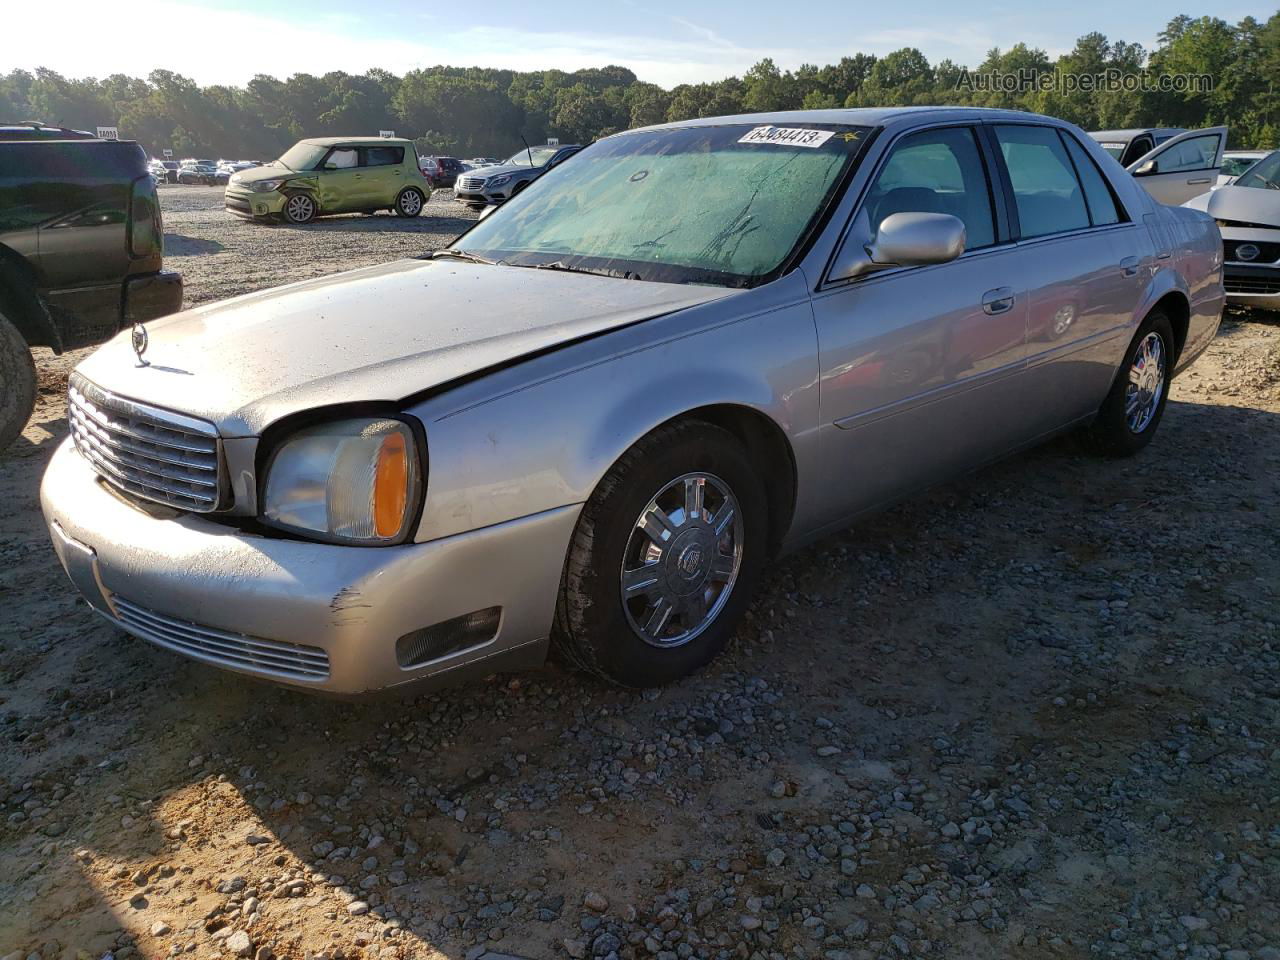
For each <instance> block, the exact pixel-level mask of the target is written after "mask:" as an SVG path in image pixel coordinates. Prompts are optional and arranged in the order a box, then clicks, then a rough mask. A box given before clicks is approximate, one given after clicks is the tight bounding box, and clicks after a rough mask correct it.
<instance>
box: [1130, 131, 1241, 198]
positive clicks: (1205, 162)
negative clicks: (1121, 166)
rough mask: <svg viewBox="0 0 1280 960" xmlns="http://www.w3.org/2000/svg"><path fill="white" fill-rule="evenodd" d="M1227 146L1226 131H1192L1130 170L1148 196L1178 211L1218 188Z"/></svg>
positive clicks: (1172, 140) (1149, 153)
mask: <svg viewBox="0 0 1280 960" xmlns="http://www.w3.org/2000/svg"><path fill="white" fill-rule="evenodd" d="M1226 146H1227V128H1226V127H1205V128H1204V129H1203V130H1188V131H1187V132H1186V133H1180V134H1178V135H1177V136H1176V137H1173V138H1172V139H1170V140H1166V141H1165V142H1164V143H1162V144H1160V145H1159V146H1158V147H1156V148H1155V149H1153V150H1149V151H1147V152H1146V153H1144V154H1143V155H1142V156H1141V157H1139V158H1138V159H1137V160H1135V161H1133V163H1131V164H1129V166H1128V167H1126V169H1127V170H1128V171H1129V172H1130V173H1131V174H1133V175H1134V177H1136V178H1137V180H1138V182H1139V183H1140V184H1142V185H1143V187H1145V188H1146V191H1147V193H1149V194H1151V196H1153V197H1155V198H1156V199H1157V200H1158V201H1160V202H1161V203H1163V204H1167V205H1168V206H1174V207H1176V206H1179V205H1180V204H1183V203H1186V202H1187V201H1188V200H1190V199H1191V198H1193V197H1198V196H1200V194H1202V193H1204V192H1206V191H1207V190H1209V189H1210V188H1211V187H1212V186H1213V185H1214V183H1215V182H1216V181H1217V179H1218V171H1219V170H1220V169H1221V168H1222V151H1223V150H1225V149H1226Z"/></svg>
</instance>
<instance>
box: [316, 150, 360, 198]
mask: <svg viewBox="0 0 1280 960" xmlns="http://www.w3.org/2000/svg"><path fill="white" fill-rule="evenodd" d="M316 180H317V182H318V183H319V191H318V193H319V197H320V209H321V210H322V211H323V212H324V213H342V212H343V211H348V210H360V209H363V207H364V200H363V196H364V171H363V170H361V168H360V148H359V147H356V146H353V145H347V144H343V145H341V146H336V147H333V148H331V149H330V150H329V153H328V155H326V156H325V158H324V161H323V162H322V163H321V164H320V169H319V170H318V171H316Z"/></svg>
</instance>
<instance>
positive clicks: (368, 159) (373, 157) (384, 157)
mask: <svg viewBox="0 0 1280 960" xmlns="http://www.w3.org/2000/svg"><path fill="white" fill-rule="evenodd" d="M403 162H404V147H366V148H365V151H364V165H365V166H366V167H398V166H400V164H402V163H403Z"/></svg>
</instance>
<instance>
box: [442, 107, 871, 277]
mask: <svg viewBox="0 0 1280 960" xmlns="http://www.w3.org/2000/svg"><path fill="white" fill-rule="evenodd" d="M866 133H867V128H865V127H847V126H836V125H821V124H819V125H814V124H810V125H808V126H806V127H805V128H803V129H800V128H778V127H759V126H756V125H752V124H728V125H725V126H718V127H710V128H708V127H696V128H688V129H674V130H672V129H668V130H661V131H656V132H643V133H635V134H629V135H624V136H619V137H613V138H610V139H608V140H603V141H601V142H599V143H596V144H595V145H594V146H591V147H589V148H588V149H586V150H584V151H582V153H580V154H578V155H577V156H576V157H573V158H571V159H570V160H569V161H568V163H567V164H566V165H565V166H562V167H560V168H557V169H553V170H552V171H551V172H550V173H549V174H548V175H547V176H546V177H545V178H543V180H542V181H541V182H539V183H537V184H535V185H534V187H533V188H531V189H530V190H528V191H527V192H526V193H524V194H522V195H520V196H517V197H514V198H513V199H512V200H510V201H509V202H508V204H507V205H506V207H505V208H504V209H502V210H501V211H499V212H498V214H497V215H496V216H493V217H491V218H488V219H486V220H484V221H482V222H481V223H479V224H478V225H477V226H476V227H475V228H474V229H472V230H471V232H470V233H468V234H467V235H466V236H465V238H464V239H463V241H462V242H461V243H459V244H458V245H457V249H459V250H462V251H465V252H466V253H469V254H472V255H475V256H477V257H484V258H487V259H489V260H495V261H497V260H500V261H502V262H504V263H507V264H511V265H513V266H529V267H542V268H546V269H562V270H575V271H581V272H585V273H600V274H604V275H607V276H621V277H629V278H632V279H639V280H657V281H665V282H673V283H707V284H719V285H724V286H752V285H754V284H756V283H760V282H763V281H764V280H767V279H769V278H770V277H771V276H773V275H774V274H775V273H776V272H777V271H778V270H779V269H780V268H781V267H782V266H783V264H784V263H785V262H786V261H787V259H788V257H789V256H790V255H791V253H792V251H794V250H795V249H796V248H797V247H798V246H799V245H800V244H801V243H802V242H803V241H804V239H805V237H806V236H807V235H808V233H809V231H810V230H811V229H812V227H813V226H814V225H815V224H816V223H817V222H818V220H819V218H820V216H821V214H822V212H823V211H824V210H825V208H826V206H827V204H828V203H829V202H830V200H831V198H832V197H833V196H834V195H835V193H836V190H835V188H836V186H837V185H838V184H839V183H840V181H841V179H842V177H843V176H844V174H845V173H846V171H848V170H849V169H850V168H851V167H852V165H853V164H854V162H855V161H856V159H857V157H858V155H859V154H860V153H861V150H862V145H863V144H864V143H865V140H866ZM566 167H569V168H571V173H565V169H566Z"/></svg>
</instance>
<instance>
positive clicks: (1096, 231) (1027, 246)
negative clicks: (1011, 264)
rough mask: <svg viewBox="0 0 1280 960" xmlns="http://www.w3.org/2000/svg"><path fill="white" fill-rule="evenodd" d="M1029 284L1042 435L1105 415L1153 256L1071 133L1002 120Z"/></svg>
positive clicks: (1035, 397)
mask: <svg viewBox="0 0 1280 960" xmlns="http://www.w3.org/2000/svg"><path fill="white" fill-rule="evenodd" d="M990 129H991V132H992V136H993V137H994V140H995V143H996V145H997V147H998V154H999V163H1000V165H1001V167H1002V173H1003V178H1002V179H1003V180H1004V183H1005V188H1006V189H1007V190H1008V191H1009V200H1008V208H1009V220H1010V225H1011V226H1010V229H1011V232H1012V233H1013V234H1014V236H1016V237H1017V245H1018V248H1019V249H1020V250H1021V251H1023V253H1024V254H1025V256H1024V257H1023V258H1022V260H1021V275H1022V278H1023V282H1024V283H1025V284H1026V286H1027V342H1028V349H1027V355H1028V362H1027V366H1028V376H1027V390H1028V402H1027V412H1028V415H1029V417H1030V418H1031V424H1030V427H1031V431H1032V433H1033V434H1035V435H1039V434H1044V433H1049V432H1051V431H1054V430H1057V429H1059V428H1061V427H1064V426H1066V425H1067V424H1069V423H1072V422H1073V421H1075V420H1078V419H1080V418H1081V417H1084V416H1086V415H1088V414H1090V413H1092V412H1094V411H1096V410H1097V409H1098V407H1099V406H1100V405H1101V403H1102V401H1103V398H1104V397H1105V396H1106V393H1107V390H1108V389H1109V388H1110V385H1111V382H1112V377H1113V376H1114V373H1115V368H1116V364H1117V363H1118V362H1119V358H1120V356H1121V355H1122V354H1123V353H1124V350H1125V347H1126V346H1127V345H1128V340H1129V337H1130V334H1131V331H1130V324H1131V322H1132V318H1133V310H1134V307H1135V305H1136V304H1137V302H1138V298H1139V297H1140V296H1141V293H1142V288H1143V285H1144V283H1145V281H1146V279H1148V278H1149V277H1150V265H1151V263H1152V261H1153V254H1154V250H1153V248H1152V245H1151V239H1150V236H1149V235H1148V233H1147V231H1146V230H1145V229H1144V228H1143V225H1142V224H1141V223H1136V222H1134V221H1133V220H1131V219H1130V218H1129V216H1128V214H1127V212H1126V211H1125V209H1124V207H1123V205H1122V204H1121V203H1120V201H1119V199H1118V197H1117V196H1116V195H1115V192H1114V191H1113V190H1112V189H1111V187H1110V186H1109V185H1108V184H1107V181H1106V178H1105V177H1104V175H1103V174H1102V172H1101V170H1100V168H1099V167H1098V165H1097V164H1096V163H1095V162H1094V160H1093V158H1092V156H1090V154H1089V152H1088V151H1087V150H1086V149H1085V148H1084V146H1083V145H1082V144H1081V142H1080V141H1079V140H1077V139H1076V137H1075V136H1074V135H1073V134H1071V133H1070V132H1068V131H1065V130H1061V129H1059V128H1057V127H1053V126H1046V125H1040V124H1034V123H996V124H992V125H991V127H990Z"/></svg>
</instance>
